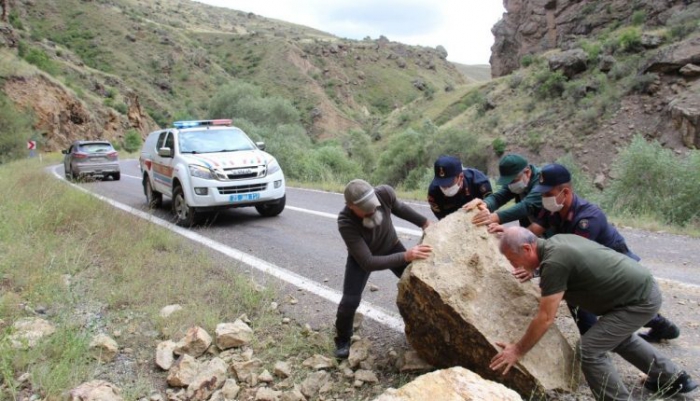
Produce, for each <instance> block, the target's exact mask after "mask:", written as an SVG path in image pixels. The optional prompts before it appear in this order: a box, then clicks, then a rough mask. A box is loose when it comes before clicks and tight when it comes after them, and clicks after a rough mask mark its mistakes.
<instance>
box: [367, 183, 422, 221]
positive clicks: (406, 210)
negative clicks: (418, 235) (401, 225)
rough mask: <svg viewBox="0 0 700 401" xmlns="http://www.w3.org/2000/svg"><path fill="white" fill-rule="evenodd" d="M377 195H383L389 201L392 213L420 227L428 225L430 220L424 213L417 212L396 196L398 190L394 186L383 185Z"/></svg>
mask: <svg viewBox="0 0 700 401" xmlns="http://www.w3.org/2000/svg"><path fill="white" fill-rule="evenodd" d="M378 189H379V190H378V191H377V196H382V197H383V199H384V200H385V201H387V202H388V204H389V205H390V206H389V207H390V208H391V213H393V214H395V215H396V216H398V217H400V218H402V219H404V220H406V221H408V222H411V223H413V224H415V225H417V226H418V227H421V228H423V227H427V225H426V221H427V220H428V219H427V218H426V217H425V216H423V215H422V214H420V213H418V212H416V211H415V210H414V209H413V208H412V207H410V206H408V205H407V204H405V203H403V202H402V201H401V200H399V198H397V197H396V192H395V191H394V188H392V187H390V186H388V185H382V186H379V187H378ZM385 217H390V216H385Z"/></svg>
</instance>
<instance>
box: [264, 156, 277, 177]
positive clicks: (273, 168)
mask: <svg viewBox="0 0 700 401" xmlns="http://www.w3.org/2000/svg"><path fill="white" fill-rule="evenodd" d="M278 171H280V164H279V163H277V159H275V158H274V157H273V158H272V159H270V161H269V162H267V175H270V174H274V173H276V172H278Z"/></svg>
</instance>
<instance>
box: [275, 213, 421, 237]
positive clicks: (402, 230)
mask: <svg viewBox="0 0 700 401" xmlns="http://www.w3.org/2000/svg"><path fill="white" fill-rule="evenodd" d="M284 208H285V209H289V210H294V211H297V212H301V213H308V214H313V215H314V216H320V217H327V218H329V219H333V220H335V219H337V218H338V215H337V214H333V213H326V212H319V211H316V210H309V209H303V208H300V207H295V206H289V205H287V206H285V207H284ZM396 232H397V233H400V234H407V235H415V236H416V237H420V236H422V235H423V231H421V230H411V229H410V228H402V227H396Z"/></svg>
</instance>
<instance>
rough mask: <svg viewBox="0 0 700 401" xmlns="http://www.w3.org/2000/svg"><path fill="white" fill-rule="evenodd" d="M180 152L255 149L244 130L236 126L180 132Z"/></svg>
mask: <svg viewBox="0 0 700 401" xmlns="http://www.w3.org/2000/svg"><path fill="white" fill-rule="evenodd" d="M179 146H180V152H181V153H216V152H238V151H241V150H253V149H257V147H256V146H255V144H254V143H253V141H251V140H250V138H248V135H246V134H245V132H243V131H241V130H240V129H238V128H232V129H226V130H201V131H185V132H180V136H179Z"/></svg>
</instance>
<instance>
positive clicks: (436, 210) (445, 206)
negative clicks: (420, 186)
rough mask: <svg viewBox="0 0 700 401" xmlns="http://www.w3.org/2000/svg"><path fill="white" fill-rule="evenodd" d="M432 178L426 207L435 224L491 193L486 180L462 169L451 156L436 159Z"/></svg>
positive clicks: (481, 175)
mask: <svg viewBox="0 0 700 401" xmlns="http://www.w3.org/2000/svg"><path fill="white" fill-rule="evenodd" d="M434 168H435V178H433V182H431V183H430V187H429V188H428V203H429V204H430V209H431V210H432V211H433V214H435V217H437V218H438V220H441V219H442V218H444V217H445V216H447V215H448V214H450V213H453V212H455V211H457V210H459V209H460V208H461V207H462V206H464V205H465V204H467V203H468V202H469V201H471V200H473V199H477V198H479V199H484V198H485V197H486V196H487V195H489V194H490V193H491V182H490V181H489V179H488V177H486V175H485V174H484V173H482V172H481V171H479V170H477V169H475V168H469V167H467V168H462V162H461V161H460V160H459V158H457V157H454V156H440V157H439V158H438V159H437V160H436V161H435V165H434Z"/></svg>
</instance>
